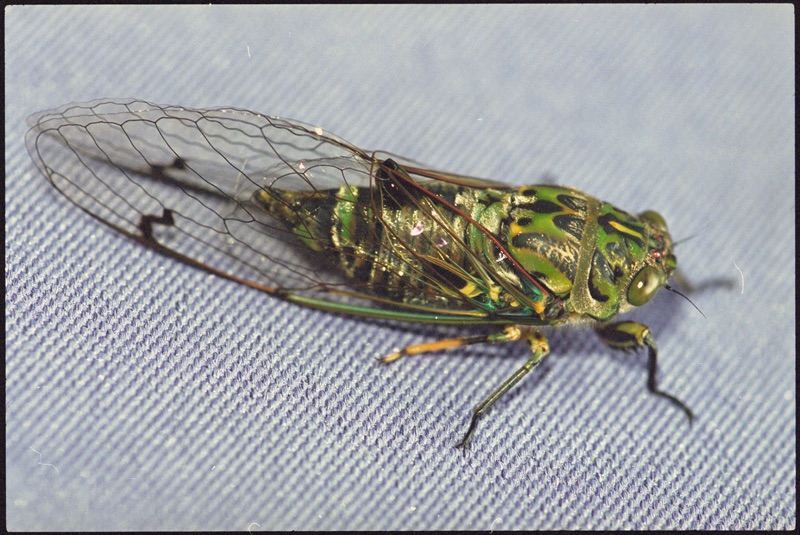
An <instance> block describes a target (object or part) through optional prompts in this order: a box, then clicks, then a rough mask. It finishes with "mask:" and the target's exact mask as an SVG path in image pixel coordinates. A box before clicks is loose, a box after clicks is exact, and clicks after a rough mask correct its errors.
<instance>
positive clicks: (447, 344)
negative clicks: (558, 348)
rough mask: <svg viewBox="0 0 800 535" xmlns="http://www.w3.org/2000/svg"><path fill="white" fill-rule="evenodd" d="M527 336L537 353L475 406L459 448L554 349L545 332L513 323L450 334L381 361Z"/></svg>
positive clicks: (534, 352) (526, 338)
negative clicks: (480, 332) (475, 332)
mask: <svg viewBox="0 0 800 535" xmlns="http://www.w3.org/2000/svg"><path fill="white" fill-rule="evenodd" d="M523 338H524V339H525V340H527V341H528V343H529V344H530V346H531V351H533V355H532V356H531V357H530V358H529V359H528V360H527V362H525V364H523V366H522V367H521V368H520V369H518V370H517V371H516V372H514V374H513V375H512V376H511V377H509V378H508V379H506V380H505V381H504V382H503V384H501V385H500V386H499V387H497V389H495V390H494V391H493V392H492V393H491V394H489V396H488V397H486V399H484V400H483V401H481V402H480V403H478V405H476V406H475V408H474V409H473V410H472V419H471V420H470V423H469V428H468V429H467V432H466V434H465V435H464V438H462V439H461V441H460V442H459V443H458V444H457V445H456V447H458V448H464V447H465V446H466V445H467V443H469V441H470V439H471V438H472V434H473V433H474V432H475V427H476V426H477V425H478V420H480V418H481V417H482V416H483V414H484V413H485V412H486V411H487V410H489V408H490V407H491V406H492V405H493V404H494V402H495V401H497V400H498V399H500V398H501V397H502V396H503V394H505V393H506V392H508V391H509V390H511V389H512V388H513V387H514V385H516V384H517V383H519V382H520V381H521V380H522V378H523V377H525V376H526V375H528V374H529V373H530V372H531V371H532V370H533V369H534V368H536V366H538V365H539V363H540V362H541V361H542V359H543V358H544V357H545V356H547V354H548V353H550V345H549V344H548V343H547V339H546V338H545V337H544V335H542V333H540V332H539V331H537V330H536V329H533V328H530V327H518V326H516V325H510V326H508V327H506V328H505V329H504V330H503V332H500V333H493V334H490V335H486V336H465V337H463V338H450V339H447V340H439V341H436V342H429V343H426V344H418V345H413V346H408V347H406V348H405V349H402V350H401V351H398V352H396V353H392V354H391V355H388V356H386V357H383V358H382V359H380V361H381V362H392V361H395V360H397V359H399V358H400V357H402V356H404V355H418V354H420V353H427V352H430V351H438V350H440V349H449V348H451V347H462V346H467V345H472V344H481V343H501V342H516V341H518V340H522V339H523Z"/></svg>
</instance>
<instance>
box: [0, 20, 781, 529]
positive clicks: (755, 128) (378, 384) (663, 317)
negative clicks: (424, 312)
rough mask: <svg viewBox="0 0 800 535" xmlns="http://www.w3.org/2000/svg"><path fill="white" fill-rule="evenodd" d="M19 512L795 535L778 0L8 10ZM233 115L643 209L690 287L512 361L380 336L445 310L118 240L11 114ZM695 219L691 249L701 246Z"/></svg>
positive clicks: (110, 523)
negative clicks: (56, 185)
mask: <svg viewBox="0 0 800 535" xmlns="http://www.w3.org/2000/svg"><path fill="white" fill-rule="evenodd" d="M5 23H6V27H5V30H6V32H5V37H6V43H5V44H6V48H5V50H6V58H5V59H6V102H5V104H6V108H5V116H6V123H5V127H6V130H5V134H6V135H5V154H6V182H5V187H6V197H5V214H6V215H5V232H6V243H5V258H6V266H5V268H6V271H5V273H6V296H5V297H6V301H5V305H6V317H5V319H6V406H5V407H6V478H7V481H6V504H7V505H6V507H7V510H6V518H7V526H6V527H7V528H8V529H10V530H13V531H25V530H40V531H42V530H43V531H50V530H75V531H88V530H99V531H105V530H131V531H139V530H247V529H249V530H251V531H258V530H276V529H297V530H316V529H338V530H343V529H363V530H369V529H553V528H586V529H614V528H626V529H632V528H639V529H658V528H665V529H672V528H678V529H794V528H796V524H795V522H796V471H795V467H796V441H795V438H796V427H795V422H796V413H795V405H796V385H795V362H796V352H795V343H796V338H795V322H796V317H795V303H794V295H795V253H796V252H795V225H794V222H795V210H796V206H795V181H794V173H795V168H794V162H795V152H794V146H795V138H794V131H795V128H794V127H795V125H794V117H795V113H794V103H795V87H794V47H793V44H794V32H793V30H794V14H793V8H792V7H791V6H787V5H784V6H781V5H737V6H716V5H714V6H684V5H680V6H674V5H670V6H667V5H661V6H652V5H648V6H564V7H560V6H300V7H268V6H261V7H213V6H192V7H143V8H139V7H119V8H117V7H113V8H112V7H98V6H81V7H53V6H13V7H7V8H6V11H5ZM101 97H138V98H142V99H145V100H149V101H152V102H157V103H163V104H179V105H185V106H193V107H209V106H216V105H235V106H239V107H244V108H248V109H252V110H255V111H259V112H263V113H267V114H272V115H280V116H285V117H291V118H294V119H298V120H301V121H304V122H308V123H313V124H319V125H322V126H324V127H325V128H326V129H327V130H329V131H331V132H334V133H336V134H338V135H339V136H341V137H343V138H344V139H347V140H348V141H350V142H352V143H354V144H356V145H358V146H360V147H364V148H370V149H384V150H388V151H391V152H394V153H397V154H401V155H404V156H407V157H409V158H413V159H415V160H418V161H422V162H426V163H428V164H430V165H431V166H432V167H435V168H439V169H447V170H451V171H453V172H459V173H463V174H470V175H475V176H482V177H486V178H491V179H495V180H501V181H506V182H510V183H513V184H519V185H522V184H532V183H536V182H539V181H541V180H543V179H544V180H552V181H554V182H556V183H558V184H564V185H571V186H575V187H577V188H579V189H581V190H584V191H586V192H587V193H589V194H592V195H595V196H597V197H600V198H602V199H604V200H607V201H610V202H613V203H614V204H615V205H617V206H619V207H621V208H623V209H625V210H628V211H631V212H641V211H644V210H646V209H654V210H657V211H659V212H660V213H661V214H662V215H663V216H664V217H665V218H666V220H667V222H668V223H669V226H670V229H671V232H672V235H673V237H675V238H676V239H678V240H682V241H681V243H680V244H679V245H678V248H677V256H678V259H679V264H680V266H681V269H682V270H683V272H684V273H685V274H686V275H687V277H688V278H689V279H691V280H693V281H695V282H698V283H702V282H704V281H708V280H712V279H715V278H718V277H724V278H729V279H733V281H734V283H735V284H734V286H733V287H732V288H711V289H708V290H706V291H702V292H700V293H697V294H694V295H692V296H691V299H692V300H693V302H694V303H695V304H696V305H697V307H699V308H700V309H701V310H702V311H703V313H704V314H705V318H704V317H703V316H702V315H701V314H700V313H698V312H697V311H696V310H695V309H694V308H693V307H692V306H691V304H689V303H688V302H686V301H685V300H683V299H681V298H680V297H679V296H676V295H674V294H668V293H667V292H661V293H660V294H659V295H658V296H656V298H655V299H654V300H653V301H652V302H651V303H649V304H648V305H647V306H645V307H642V308H641V309H639V310H637V311H636V312H634V313H633V314H632V315H631V317H632V318H634V319H636V320H639V321H642V322H644V323H646V324H647V325H649V326H650V327H652V330H653V333H654V335H655V337H656V339H657V340H658V345H659V350H660V380H661V385H662V386H663V387H664V388H665V389H666V390H667V391H669V392H671V393H674V394H676V395H677V396H679V397H680V398H681V399H682V400H684V401H685V402H686V403H687V404H688V405H689V406H690V407H692V409H693V410H694V411H695V413H696V414H697V420H696V422H695V423H694V425H693V426H691V427H690V426H689V425H688V423H687V421H686V419H685V417H684V415H683V414H682V413H681V412H680V411H678V410H676V409H675V407H674V406H672V405H670V404H669V403H667V402H664V401H663V400H660V399H657V398H655V397H653V396H651V395H648V393H647V391H646V388H645V382H646V358H645V356H644V355H643V354H636V355H633V354H631V355H624V354H621V353H614V352H613V351H610V350H609V349H607V348H605V347H604V346H602V345H601V344H600V343H599V342H598V340H597V339H596V338H595V336H594V335H593V333H592V332H591V331H589V330H570V329H567V330H548V331H546V334H547V335H548V337H549V339H550V344H551V349H552V355H551V356H550V357H548V360H547V361H546V362H545V364H543V366H542V367H541V368H540V369H539V370H537V372H536V374H535V375H534V376H531V377H529V378H527V379H526V380H525V381H524V382H523V383H522V384H521V385H520V386H519V387H517V388H516V389H515V390H514V391H513V393H511V394H509V395H508V396H506V397H504V398H503V399H502V400H501V401H500V402H498V404H497V405H496V406H495V408H494V409H493V410H492V411H491V412H490V413H489V414H488V416H487V417H486V418H485V419H484V421H482V422H481V425H480V426H479V427H478V430H477V433H476V435H475V438H474V440H473V443H472V445H471V447H470V449H469V450H467V451H466V452H465V453H462V452H461V451H458V450H456V449H455V448H454V447H453V446H454V444H455V443H456V442H457V441H458V439H459V438H460V437H461V435H462V433H463V432H464V431H465V429H466V426H467V423H468V419H469V412H470V410H471V408H472V407H473V406H474V405H475V404H476V403H477V402H478V401H480V399H481V398H482V397H483V396H485V395H486V394H487V393H488V392H489V391H490V390H491V389H493V388H494V387H495V386H497V385H498V384H499V383H500V382H501V381H502V380H503V379H504V378H506V377H508V376H509V375H510V374H511V373H512V372H513V371H514V370H516V369H517V367H518V366H520V365H521V364H522V362H524V360H525V359H526V358H527V351H528V348H527V347H526V346H525V344H507V345H503V346H493V347H471V348H469V349H464V350H454V351H450V352H446V353H442V354H439V355H430V356H420V357H416V358H408V359H406V360H404V361H399V362H397V363H395V364H393V365H391V366H377V365H376V364H375V362H374V359H373V358H374V357H378V356H381V355H386V354H388V353H391V352H392V351H394V350H396V349H397V348H400V347H402V346H404V345H407V344H412V343H421V342H424V341H429V340H433V339H437V338H443V337H447V336H456V335H458V334H463V330H459V329H457V328H449V327H448V328H438V327H431V326H419V325H403V324H395V323H391V322H382V321H369V320H367V321H365V320H360V319H355V318H349V317H344V316H337V315H334V314H327V313H322V312H315V311H310V310H306V309H303V308H301V307H298V306H293V305H290V304H287V303H284V302H280V301H278V300H275V299H272V298H270V297H268V296H266V295H264V294H262V293H259V292H257V291H254V290H252V289H249V288H246V287H244V286H241V285H237V284H235V283H233V282H230V281H226V280H222V279H220V278H218V277H214V276H212V275H209V274H207V273H204V272H201V271H199V270H196V269H192V268H190V267H187V266H185V265H182V264H179V263H177V262H175V261H174V260H172V259H170V258H166V257H163V256H161V255H159V254H157V253H155V252H153V251H150V250H148V249H146V248H144V247H142V246H140V245H138V244H136V243H133V242H131V241H130V240H126V239H124V238H123V237H121V236H119V235H117V234H115V233H114V232H113V231H112V230H110V229H107V228H106V227H104V226H102V225H100V224H99V223H98V222H96V221H95V220H93V219H91V218H89V217H88V216H87V215H86V214H84V213H83V212H81V211H80V210H78V209H76V208H75V207H74V206H73V205H72V204H70V203H69V202H68V201H67V200H66V199H65V198H64V197H62V196H61V195H60V194H58V193H57V192H56V191H54V190H53V188H51V187H50V186H49V185H48V183H47V181H46V180H45V179H44V177H43V176H41V175H40V174H39V172H38V170H37V169H36V167H35V166H34V164H33V162H32V161H31V159H30V157H29V156H28V154H27V152H26V149H25V144H24V135H25V132H26V129H27V126H26V118H27V117H28V116H29V115H31V114H32V113H34V112H37V111H40V110H44V109H50V108H54V107H57V106H60V105H62V104H66V103H69V102H79V101H87V100H92V99H96V98H101ZM690 237H691V239H688V238H690Z"/></svg>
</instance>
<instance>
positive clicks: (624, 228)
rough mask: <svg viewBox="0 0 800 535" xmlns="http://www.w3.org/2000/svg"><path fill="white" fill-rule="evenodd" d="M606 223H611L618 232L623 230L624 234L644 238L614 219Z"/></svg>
mask: <svg viewBox="0 0 800 535" xmlns="http://www.w3.org/2000/svg"><path fill="white" fill-rule="evenodd" d="M608 224H609V225H611V226H612V227H614V228H615V229H617V230H618V231H620V232H624V233H625V234H630V235H631V236H636V237H637V238H639V239H642V240H643V239H644V236H642V235H641V234H639V233H638V232H635V231H633V230H631V229H629V228H628V227H625V226H623V225H620V224H619V223H618V222H616V221H609V222H608Z"/></svg>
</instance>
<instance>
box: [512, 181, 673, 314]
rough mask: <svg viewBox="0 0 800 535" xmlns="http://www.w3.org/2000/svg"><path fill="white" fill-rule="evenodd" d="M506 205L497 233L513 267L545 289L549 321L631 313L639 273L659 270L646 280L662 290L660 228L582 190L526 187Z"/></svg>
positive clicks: (667, 253)
mask: <svg viewBox="0 0 800 535" xmlns="http://www.w3.org/2000/svg"><path fill="white" fill-rule="evenodd" d="M505 206H506V207H507V214H508V215H507V219H506V220H505V221H504V223H503V228H504V229H505V230H504V231H502V232H501V234H504V235H505V236H504V237H505V241H506V242H507V243H508V250H509V252H510V253H511V254H512V255H513V256H514V258H515V259H516V260H517V261H518V262H519V264H520V265H521V266H522V267H523V268H524V269H525V270H527V271H528V272H529V273H530V274H531V275H533V276H534V277H536V278H537V280H539V281H540V282H541V283H542V284H543V285H544V286H545V287H546V288H547V289H548V290H549V291H550V292H551V295H552V299H551V300H550V301H549V303H548V306H547V309H546V315H545V317H547V318H550V319H552V320H553V323H558V322H560V321H576V320H577V321H580V320H600V321H602V320H606V319H609V318H611V317H612V316H614V315H615V314H617V313H620V312H624V311H625V310H627V309H629V308H631V303H630V302H629V301H628V298H627V297H628V289H629V287H630V285H631V282H632V280H633V278H634V277H635V276H636V275H637V273H638V272H639V271H640V270H641V269H643V268H644V267H646V266H649V265H653V266H657V267H653V268H652V269H653V271H654V272H655V274H656V275H655V276H651V277H650V279H651V280H655V281H656V282H657V283H658V284H659V285H660V286H663V285H664V284H665V283H666V281H667V279H668V278H669V275H670V274H671V270H672V269H674V264H675V259H674V256H672V251H671V240H670V238H669V235H668V234H667V232H666V224H665V223H664V224H663V228H657V225H654V221H651V220H649V219H648V218H647V217H641V216H635V215H632V214H629V213H627V212H625V211H623V210H620V209H618V208H616V207H614V206H613V205H611V204H608V203H605V202H602V201H600V200H598V199H596V198H594V197H591V196H589V195H586V194H584V193H582V192H580V191H577V190H574V189H571V188H563V187H556V186H529V187H524V188H520V189H519V190H517V191H516V192H515V193H514V194H513V195H509V197H508V199H507V200H506V201H505ZM650 217H654V218H656V220H657V222H660V223H663V219H661V218H660V216H658V215H657V214H654V215H652V216H650ZM670 257H671V260H670V261H669V262H663V263H662V261H665V260H666V259H667V258H670ZM667 264H671V266H672V267H671V268H670V267H668V266H667ZM651 293H654V292H651Z"/></svg>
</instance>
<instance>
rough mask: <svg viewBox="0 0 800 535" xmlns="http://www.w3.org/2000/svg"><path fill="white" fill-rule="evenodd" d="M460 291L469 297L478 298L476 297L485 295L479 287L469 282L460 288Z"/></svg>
mask: <svg viewBox="0 0 800 535" xmlns="http://www.w3.org/2000/svg"><path fill="white" fill-rule="evenodd" d="M458 291H459V292H461V293H462V294H464V295H466V296H467V297H476V296H478V295H481V294H482V293H483V292H481V291H480V290H479V289H478V287H477V286H475V283H474V282H468V283H467V284H465V285H464V286H463V287H462V288H460V289H459V290H458Z"/></svg>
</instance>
